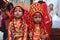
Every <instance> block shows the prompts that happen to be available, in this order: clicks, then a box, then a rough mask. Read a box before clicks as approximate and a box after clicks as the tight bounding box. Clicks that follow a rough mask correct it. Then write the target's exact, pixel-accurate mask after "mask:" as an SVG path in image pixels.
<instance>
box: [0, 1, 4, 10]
mask: <svg viewBox="0 0 60 40" xmlns="http://www.w3.org/2000/svg"><path fill="white" fill-rule="evenodd" d="M1 8H3V9H4V8H5V2H4V1H3V0H0V9H1Z"/></svg>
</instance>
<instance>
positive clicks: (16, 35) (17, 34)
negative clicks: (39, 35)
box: [8, 5, 28, 40]
mask: <svg viewBox="0 0 60 40" xmlns="http://www.w3.org/2000/svg"><path fill="white" fill-rule="evenodd" d="M18 6H19V7H20V8H22V9H23V10H24V15H23V17H22V20H20V19H18V20H16V19H15V18H14V10H12V11H11V15H10V20H11V21H10V23H9V28H8V40H28V38H27V37H28V25H27V21H26V20H27V16H26V15H27V14H28V11H27V10H26V9H25V7H24V6H23V5H18ZM16 7H17V6H16ZM16 7H15V8H16ZM23 7H24V8H23Z"/></svg>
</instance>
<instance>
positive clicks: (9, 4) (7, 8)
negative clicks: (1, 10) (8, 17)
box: [6, 3, 14, 11]
mask: <svg viewBox="0 0 60 40" xmlns="http://www.w3.org/2000/svg"><path fill="white" fill-rule="evenodd" d="M11 7H12V8H13V7H14V6H13V3H8V4H7V6H6V10H8V11H10V10H11V9H12V8H11Z"/></svg>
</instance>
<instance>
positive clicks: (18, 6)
mask: <svg viewBox="0 0 60 40" xmlns="http://www.w3.org/2000/svg"><path fill="white" fill-rule="evenodd" d="M16 7H20V6H16ZM16 7H15V8H16ZM15 8H14V9H13V10H14V11H15ZM20 8H21V7H20ZM21 10H22V11H23V13H24V9H22V8H21Z"/></svg>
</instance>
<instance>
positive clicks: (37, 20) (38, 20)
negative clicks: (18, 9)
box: [34, 18, 42, 22]
mask: <svg viewBox="0 0 60 40" xmlns="http://www.w3.org/2000/svg"><path fill="white" fill-rule="evenodd" d="M41 20H42V19H41V18H34V21H35V22H41Z"/></svg>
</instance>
